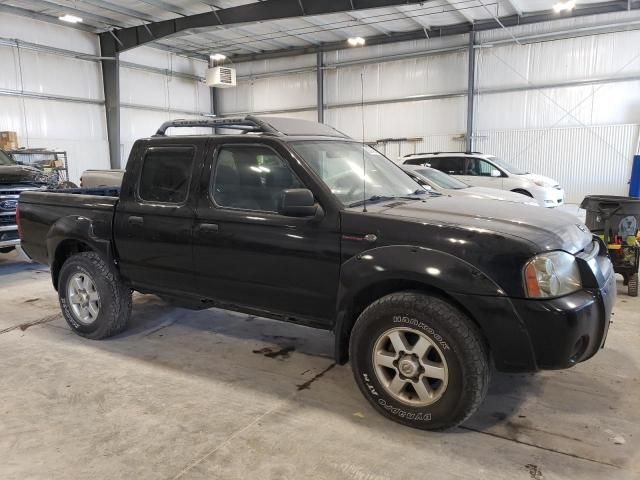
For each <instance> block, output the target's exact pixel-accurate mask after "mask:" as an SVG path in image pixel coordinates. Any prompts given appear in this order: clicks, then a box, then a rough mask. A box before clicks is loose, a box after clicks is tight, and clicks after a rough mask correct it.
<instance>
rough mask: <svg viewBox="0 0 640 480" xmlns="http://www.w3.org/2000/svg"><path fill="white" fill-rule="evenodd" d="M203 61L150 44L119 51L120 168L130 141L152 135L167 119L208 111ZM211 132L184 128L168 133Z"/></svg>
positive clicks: (205, 63)
mask: <svg viewBox="0 0 640 480" xmlns="http://www.w3.org/2000/svg"><path fill="white" fill-rule="evenodd" d="M207 66H208V64H207V62H205V61H201V60H195V59H192V58H185V57H182V56H178V55H175V54H173V53H170V52H165V51H162V50H158V49H155V48H150V47H138V48H134V49H132V50H128V51H126V52H123V53H121V54H120V106H121V110H120V146H121V152H120V158H121V163H122V166H123V168H124V165H125V164H126V160H127V159H128V158H129V152H130V151H131V147H132V146H133V143H134V142H135V141H136V140H137V139H139V138H144V137H148V136H150V135H153V134H154V133H155V132H156V130H157V129H158V127H159V126H160V125H161V124H162V123H163V122H165V121H167V120H173V119H176V118H185V119H191V118H198V117H201V116H202V115H204V114H210V113H211V93H210V89H209V87H207V85H206V83H204V76H205V74H206V70H207ZM192 133H211V130H209V131H207V130H204V131H203V130H202V129H190V128H184V129H179V130H177V129H176V130H175V131H173V132H172V134H177V135H187V134H192Z"/></svg>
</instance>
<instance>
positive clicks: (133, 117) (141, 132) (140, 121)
mask: <svg viewBox="0 0 640 480" xmlns="http://www.w3.org/2000/svg"><path fill="white" fill-rule="evenodd" d="M176 118H184V119H187V120H188V119H201V118H202V117H198V116H196V115H185V114H183V115H177V114H175V113H172V112H162V111H156V110H144V109H138V108H127V107H123V108H122V109H121V110H120V146H121V147H120V148H121V151H120V158H121V159H122V167H123V168H124V166H125V165H126V162H127V160H128V159H129V153H130V152H131V147H133V144H134V143H135V141H136V140H138V139H141V138H147V137H150V136H151V135H153V134H155V133H156V131H157V130H158V127H160V125H162V124H163V123H164V122H166V121H167V120H174V119H176ZM168 133H169V134H171V135H201V134H210V133H211V129H210V128H174V129H171V130H170V131H169V132H168Z"/></svg>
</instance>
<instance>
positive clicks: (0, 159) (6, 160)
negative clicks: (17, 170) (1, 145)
mask: <svg viewBox="0 0 640 480" xmlns="http://www.w3.org/2000/svg"><path fill="white" fill-rule="evenodd" d="M0 165H2V166H7V165H16V162H15V161H14V160H11V157H9V155H7V154H6V153H4V152H3V151H2V150H0Z"/></svg>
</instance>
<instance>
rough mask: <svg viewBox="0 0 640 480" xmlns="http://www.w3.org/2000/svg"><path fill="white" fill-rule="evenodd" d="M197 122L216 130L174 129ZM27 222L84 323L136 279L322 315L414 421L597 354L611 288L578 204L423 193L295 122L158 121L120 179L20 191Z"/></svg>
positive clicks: (341, 352) (107, 321)
mask: <svg viewBox="0 0 640 480" xmlns="http://www.w3.org/2000/svg"><path fill="white" fill-rule="evenodd" d="M194 126H197V127H210V128H213V129H214V132H217V133H216V134H212V135H202V136H177V135H176V136H170V135H167V133H166V131H167V130H168V129H170V128H172V129H173V128H180V127H194ZM225 132H231V133H230V134H225ZM19 225H20V229H21V235H22V246H23V249H24V251H25V252H26V253H27V254H28V255H29V256H30V257H31V258H32V259H34V260H35V261H38V262H42V263H47V264H48V265H49V266H50V268H51V276H52V280H53V286H54V288H55V289H56V290H57V291H58V295H59V298H60V307H61V309H62V313H63V315H64V318H65V319H66V321H67V322H68V324H69V326H70V327H71V329H72V330H74V331H75V332H76V333H78V334H79V335H81V336H84V337H86V338H90V339H101V338H105V337H109V336H111V335H114V334H117V333H118V332H121V331H122V330H123V329H124V328H125V327H126V325H127V320H128V319H129V316H130V314H131V292H132V290H137V291H139V292H142V293H153V294H157V295H159V296H161V297H163V298H165V299H168V300H170V301H174V302H176V303H178V304H180V305H182V306H185V305H186V306H191V307H193V308H208V307H214V306H215V307H220V308H225V309H230V310H236V311H240V312H247V313H251V314H254V315H259V316H263V317H268V318H273V319H279V320H285V321H289V322H294V323H299V324H303V325H308V326H312V327H317V328H322V329H327V330H332V331H333V332H334V333H335V359H336V361H337V362H338V363H340V364H344V363H346V362H347V361H348V360H350V361H351V366H352V369H353V373H354V376H355V380H356V382H357V384H358V386H359V388H360V390H361V391H362V393H363V395H364V396H365V397H366V398H367V400H368V401H369V402H370V403H371V405H372V406H373V408H375V409H376V410H377V411H379V412H380V413H381V414H382V415H385V416H387V417H389V418H391V419H393V420H395V421H396V422H399V423H402V424H405V425H409V426H411V427H416V428H422V429H445V428H449V427H452V426H454V425H457V424H459V423H461V422H463V421H464V420H465V419H467V418H468V417H469V416H470V415H471V414H473V412H474V411H475V410H476V409H477V408H478V406H479V405H480V403H481V402H482V400H483V398H484V397H485V394H486V392H487V387H488V383H489V376H490V366H491V365H492V364H494V365H495V367H496V368H497V369H498V370H501V371H511V372H526V371H535V370H538V369H561V368H568V367H571V366H573V365H575V364H576V363H578V362H582V361H584V360H586V359H588V358H590V357H591V356H593V355H594V354H595V353H596V352H597V351H598V350H599V349H600V348H601V347H602V346H603V345H604V341H605V337H606V334H607V329H608V326H609V317H610V315H611V309H612V306H613V303H614V299H615V280H614V274H613V270H612V267H611V262H610V261H609V258H608V256H607V250H606V248H605V247H604V245H603V244H602V242H601V241H600V240H599V239H598V238H597V237H594V236H593V235H592V234H591V233H590V232H589V230H588V229H587V228H586V227H585V226H584V225H583V224H582V223H580V222H578V221H577V220H576V219H575V218H574V217H572V216H570V215H567V214H564V213H562V212H559V211H552V210H546V209H540V208H538V207H535V206H528V205H520V204H514V203H508V202H497V201H494V200H490V199H487V200H484V199H473V200H470V199H466V198H462V197H457V198H456V197H454V198H449V197H446V196H436V195H432V194H430V193H429V192H427V191H425V190H423V189H422V188H421V187H420V186H419V185H418V184H417V183H415V182H414V181H413V180H412V179H411V178H410V177H408V176H407V175H406V174H405V173H404V172H403V171H402V170H401V169H400V168H399V167H398V166H397V165H396V164H394V162H392V161H390V160H388V159H387V158H385V157H384V156H383V155H381V154H380V153H378V152H377V151H376V150H374V149H372V148H370V147H368V146H365V145H363V144H362V143H359V142H357V141H354V140H352V139H350V138H348V137H346V136H345V135H343V134H341V133H340V132H338V131H336V130H334V129H332V128H330V127H328V126H325V125H322V124H317V123H315V122H307V121H300V120H294V119H284V118H275V117H274V118H270V117H253V116H248V117H245V118H237V119H207V120H196V121H191V120H176V121H173V122H167V123H165V124H164V125H163V126H162V127H161V128H160V129H159V130H158V132H157V134H156V135H155V136H153V137H151V138H146V139H142V140H138V141H137V142H136V143H135V145H134V146H133V149H132V151H131V155H130V158H129V161H128V163H127V167H126V171H125V174H124V178H123V181H122V185H121V187H120V189H119V190H118V189H117V188H113V189H108V188H105V189H93V190H92V189H75V190H68V191H61V192H26V193H23V194H22V195H21V197H20V204H19Z"/></svg>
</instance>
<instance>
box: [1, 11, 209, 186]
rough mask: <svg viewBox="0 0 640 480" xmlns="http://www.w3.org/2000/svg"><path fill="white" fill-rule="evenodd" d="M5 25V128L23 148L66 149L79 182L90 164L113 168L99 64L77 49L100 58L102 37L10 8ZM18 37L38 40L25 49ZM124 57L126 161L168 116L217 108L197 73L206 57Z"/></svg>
mask: <svg viewBox="0 0 640 480" xmlns="http://www.w3.org/2000/svg"><path fill="white" fill-rule="evenodd" d="M0 24H1V25H2V29H1V30H0V65H1V66H2V74H1V75H0V130H3V131H4V130H10V131H16V132H17V133H18V137H19V141H20V145H21V146H24V147H47V148H57V149H61V150H66V151H67V152H68V158H69V177H70V179H71V180H72V181H74V182H76V183H77V182H78V181H79V179H80V175H81V173H82V172H83V171H84V170H86V169H89V168H110V162H109V149H108V141H107V127H106V117H105V108H104V91H103V86H102V74H101V67H100V62H98V61H97V60H96V59H95V58H94V59H91V58H74V56H73V55H72V54H74V53H82V54H88V55H89V56H99V55H100V49H99V45H98V37H97V36H96V35H94V34H91V33H86V32H82V31H80V30H76V29H73V28H68V27H63V26H58V25H53V24H50V23H45V22H41V21H37V20H31V19H28V18H24V17H19V16H15V15H10V14H4V13H3V14H0ZM13 39H18V42H29V43H31V44H34V45H33V46H25V47H20V48H19V47H18V46H16V44H15V41H14V40H13ZM49 47H52V48H49ZM54 49H64V50H67V51H68V52H60V51H58V50H54ZM121 61H122V67H121V69H120V87H121V92H120V93H121V102H122V104H123V108H122V110H121V155H122V156H121V158H123V159H124V161H126V159H127V157H128V154H129V150H130V148H131V145H132V144H133V142H134V141H135V140H136V139H137V138H140V137H145V136H148V135H151V134H153V133H154V132H155V130H156V129H157V128H158V126H159V125H160V124H161V123H162V122H164V121H165V120H169V119H172V118H190V117H195V116H198V115H199V114H200V113H204V112H206V113H208V112H211V100H210V91H209V88H208V87H207V86H206V85H205V84H204V83H202V82H200V81H199V79H198V78H199V77H203V76H204V74H205V70H206V68H207V64H206V62H203V61H197V60H192V59H186V58H183V57H178V56H176V55H172V54H169V53H167V52H163V51H159V50H156V49H152V48H144V47H142V48H138V49H134V50H130V51H128V52H126V53H124V54H122V55H121ZM145 68H146V69H145ZM174 73H175V75H174ZM25 94H26V95H25ZM34 95H35V96H38V97H37V98H36V97H35V96H34ZM176 133H177V132H176ZM180 133H188V132H187V131H182V132H180ZM123 163H124V162H123Z"/></svg>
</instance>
